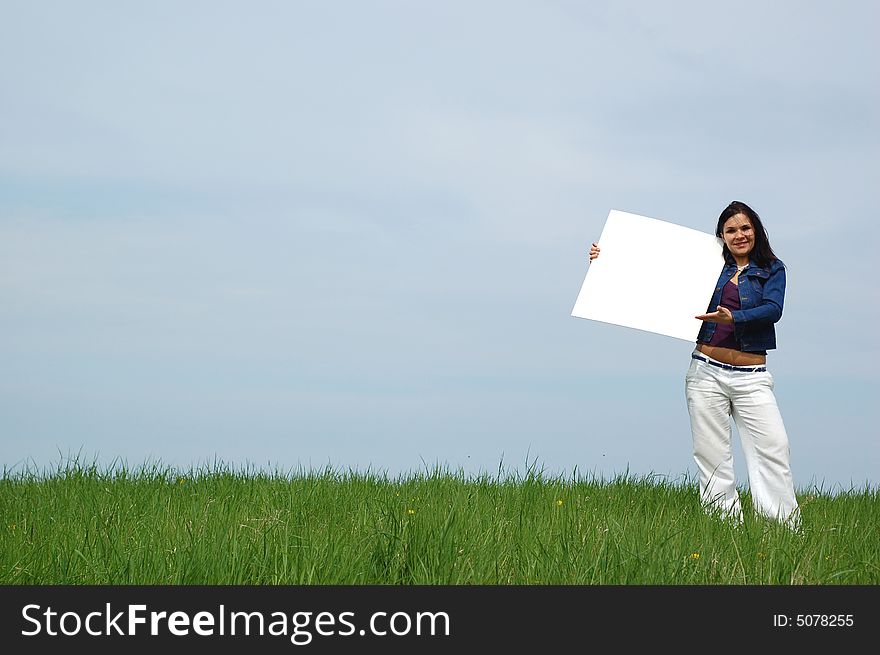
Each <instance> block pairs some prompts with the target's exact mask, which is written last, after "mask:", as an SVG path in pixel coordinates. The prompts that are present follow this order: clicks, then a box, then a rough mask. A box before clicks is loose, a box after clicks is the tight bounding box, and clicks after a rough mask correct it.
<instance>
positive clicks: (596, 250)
mask: <svg viewBox="0 0 880 655" xmlns="http://www.w3.org/2000/svg"><path fill="white" fill-rule="evenodd" d="M598 256H599V244H597V243H596V242H595V241H594V242H593V247H592V248H590V261H593V260H594V259H596V257H598Z"/></svg>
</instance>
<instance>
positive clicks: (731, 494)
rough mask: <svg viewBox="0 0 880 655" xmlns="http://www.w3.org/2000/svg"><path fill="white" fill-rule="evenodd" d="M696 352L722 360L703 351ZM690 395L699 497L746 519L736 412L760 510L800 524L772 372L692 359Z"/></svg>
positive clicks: (688, 382)
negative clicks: (737, 470)
mask: <svg viewBox="0 0 880 655" xmlns="http://www.w3.org/2000/svg"><path fill="white" fill-rule="evenodd" d="M694 354H697V355H699V356H700V357H704V358H706V359H707V360H710V361H713V362H716V363H720V362H717V360H713V359H712V358H711V357H708V356H706V355H705V354H703V353H701V352H698V351H695V352H694ZM685 396H686V397H687V406H688V413H689V414H690V417H691V433H692V435H693V439H694V460H695V461H696V463H697V468H698V470H699V479H700V500H701V502H702V503H703V504H704V505H705V506H706V507H707V509H712V510H717V511H719V512H720V513H721V514H722V515H724V516H726V517H729V518H732V519H735V520H737V521H741V520H742V507H741V505H740V499H739V494H738V493H737V490H736V483H735V480H734V472H733V453H732V451H731V425H730V417H731V416H732V417H733V419H734V421H736V426H737V429H738V430H739V435H740V440H741V442H742V448H743V454H744V455H745V460H746V466H747V468H748V474H749V489H750V490H751V494H752V503H753V505H754V508H755V511H756V512H758V513H759V514H761V515H763V516H766V517H769V518H772V519H777V520H780V521H783V522H785V523H786V524H788V525H789V526H790V527H792V528H797V527H799V525H800V509H799V508H798V504H797V500H796V499H795V495H794V484H793V482H792V476H791V469H790V467H789V446H788V435H787V434H786V432H785V425H783V423H782V415H781V414H780V413H779V407H778V406H777V405H776V396H774V395H773V376H772V375H770V372H769V371H762V372H757V373H755V372H751V371H738V370H737V371H732V370H726V369H723V368H721V367H718V366H713V365H712V364H710V363H708V362H703V361H699V360H696V359H691V365H690V368H689V369H688V372H687V376H686V378H685Z"/></svg>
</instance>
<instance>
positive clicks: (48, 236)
mask: <svg viewBox="0 0 880 655" xmlns="http://www.w3.org/2000/svg"><path fill="white" fill-rule="evenodd" d="M878 7H880V5H878V4H877V3H874V2H868V1H865V2H842V3H827V2H774V3H765V2H757V1H756V2H737V3H705V2H696V1H694V2H667V3H659V4H658V3H651V2H589V3H587V2H574V1H565V0H558V1H548V0H542V1H540V2H538V1H533V2H516V1H513V2H511V1H504V2H501V1H480V0H477V1H468V2H457V1H450V2H442V3H437V2H422V1H416V0H411V1H408V2H404V1H402V0H401V1H389V0H376V1H370V2H355V1H353V0H352V1H346V2H342V1H339V2H311V1H304V0H303V1H298V2H297V1H291V2H281V1H279V2H266V1H259V2H243V1H240V2H216V1H211V2H208V1H205V2H195V1H189V2H164V1H154V2H149V3H145V2H140V3H136V2H95V1H83V2H77V3H68V2H10V1H8V0H0V8H2V20H0V116H2V118H3V120H2V122H0V326H2V327H0V330H2V332H0V334H2V339H0V464H2V465H3V466H4V467H5V468H6V469H7V470H22V469H26V468H32V469H33V468H35V469H44V468H51V467H52V466H53V465H55V464H56V463H57V462H58V461H59V460H62V459H64V458H67V457H71V456H75V455H77V454H79V456H80V457H81V458H83V459H86V460H88V461H94V460H97V461H99V462H102V463H110V462H113V461H116V462H120V461H121V462H125V463H127V464H128V465H130V466H138V465H140V464H142V463H144V462H156V461H160V462H163V463H165V464H168V465H172V466H176V467H184V468H187V467H190V466H199V465H202V464H204V463H206V462H212V461H216V460H219V461H222V462H225V463H228V464H230V465H234V466H236V467H244V466H253V467H258V468H270V469H279V468H280V469H284V470H289V469H297V468H323V467H325V466H328V465H329V466H333V467H337V468H343V469H349V468H351V469H356V470H366V469H371V470H374V471H375V470H381V471H386V472H389V473H392V474H397V473H405V472H408V471H417V470H424V469H425V468H426V467H427V468H433V467H434V466H437V465H440V466H446V467H449V468H451V469H454V470H464V471H466V472H468V473H477V472H482V471H491V472H495V471H497V470H498V469H499V468H504V469H506V470H508V471H512V470H519V471H522V470H524V469H525V468H526V466H528V465H530V463H531V464H532V465H534V466H537V467H539V468H543V469H544V470H545V472H548V473H553V474H559V473H564V474H568V473H572V472H573V471H574V470H575V469H576V470H577V471H578V472H580V473H583V474H596V475H601V476H604V477H610V476H614V475H617V474H619V473H623V472H626V471H629V472H630V473H634V474H638V475H647V474H652V473H653V474H658V475H663V476H668V477H670V478H673V479H679V478H682V477H683V476H686V475H693V473H694V471H695V467H694V465H693V460H692V457H691V446H690V432H689V427H688V419H687V409H686V406H685V401H684V374H685V370H686V368H687V366H688V364H689V361H690V360H689V353H690V351H691V349H692V347H691V345H690V344H688V343H687V342H685V341H681V340H677V339H673V338H670V337H664V336H660V335H654V334H649V333H645V332H640V331H637V330H631V329H627V328H621V327H614V326H611V325H606V324H602V323H597V322H593V321H587V320H583V319H577V318H573V317H571V315H570V314H571V310H572V307H573V304H574V301H575V298H576V296H577V292H578V290H579V289H580V285H581V283H582V281H583V277H584V275H585V273H586V269H587V263H586V262H587V250H588V248H589V244H590V242H591V241H592V240H594V239H595V238H597V237H598V235H599V233H600V232H601V229H602V226H603V224H604V221H605V218H606V216H607V214H608V212H609V210H610V209H620V210H623V211H629V212H633V213H639V214H643V215H647V216H653V217H655V218H661V219H664V220H668V221H672V222H675V223H679V224H681V225H685V226H688V227H691V228H695V229H700V230H703V231H706V232H711V231H713V230H714V226H715V221H716V220H717V217H718V214H719V213H720V212H721V210H722V209H723V208H724V207H725V206H726V205H727V204H728V203H729V202H730V201H731V200H735V199H736V200H743V201H745V202H747V203H749V204H750V205H751V206H753V207H754V208H755V209H756V210H757V211H758V212H759V214H760V215H761V216H762V218H763V220H764V222H765V225H766V227H767V229H768V232H769V235H770V238H771V243H772V244H773V247H774V249H775V250H776V252H777V254H778V255H779V256H780V257H781V258H782V259H783V261H784V262H785V263H786V265H787V268H788V284H789V286H788V292H787V297H786V306H785V314H784V317H783V319H782V322H781V323H780V324H779V325H778V327H777V334H778V337H779V346H780V347H779V349H778V350H777V351H772V353H771V355H770V357H769V365H770V368H771V370H772V372H773V374H774V377H775V379H776V391H777V397H778V400H779V404H780V408H781V410H782V413H783V417H784V419H785V421H786V425H787V428H788V431H789V437H790V439H791V445H792V466H793V470H794V476H795V483H796V485H797V486H798V487H799V488H808V487H811V486H818V487H820V488H824V489H848V488H851V487H853V486H855V487H860V486H862V485H864V484H865V483H866V482H867V483H870V484H872V485H873V484H878V483H880V445H878V444H880V442H878V440H877V428H876V424H875V414H874V411H873V409H874V407H873V406H874V405H875V404H876V402H877V398H878V397H880V376H878V364H880V361H878V359H880V358H878V355H880V347H878V343H877V339H876V338H875V337H876V331H875V328H876V326H877V324H878V321H880V311H878V307H877V303H876V299H877V293H876V280H875V277H876V276H875V274H874V273H875V271H874V268H875V267H874V266H872V265H871V264H870V263H871V262H872V261H876V246H875V245H874V244H876V243H877V241H878V237H880V227H878V223H880V221H878V220H877V218H876V216H875V213H876V211H877V209H876V208H877V204H878V203H877V177H878V175H877V174H878V165H880V157H878V154H880V139H878V135H880V129H878V128H880V125H878V122H880V120H878V116H880V112H878V96H880V93H878V89H880V85H878V82H880V66H878V63H877V62H880V52H878V50H880V48H878V46H877V45H876V38H875V37H876V26H877V25H878V24H880V10H878ZM686 275H687V271H686V270H682V268H681V267H680V266H678V265H677V263H676V262H675V261H670V260H669V259H668V258H666V257H665V256H664V253H663V252H662V251H658V252H657V253H656V276H654V277H653V278H652V279H650V280H645V293H646V294H655V293H669V292H670V290H672V289H674V288H675V284H676V279H679V278H681V277H682V276H686ZM737 449H738V446H737ZM737 463H738V465H740V464H741V458H740V457H739V451H738V450H737ZM739 470H740V471H741V472H742V482H743V483H745V477H744V469H743V468H742V467H741V466H740V469H739Z"/></svg>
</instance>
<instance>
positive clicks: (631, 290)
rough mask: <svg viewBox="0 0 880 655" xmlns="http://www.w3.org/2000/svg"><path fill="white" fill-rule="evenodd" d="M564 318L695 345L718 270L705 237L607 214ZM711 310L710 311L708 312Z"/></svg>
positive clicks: (717, 244) (711, 241) (716, 249)
mask: <svg viewBox="0 0 880 655" xmlns="http://www.w3.org/2000/svg"><path fill="white" fill-rule="evenodd" d="M598 244H599V248H600V249H601V252H600V254H599V257H598V258H597V259H594V260H593V261H592V262H591V263H590V265H589V268H588V269H587V274H586V277H585V278H584V282H583V284H582V285H581V290H580V293H579V294H578V297H577V300H576V301H575V304H574V309H573V310H572V312H571V315H572V316H575V317H577V318H588V319H592V320H594V321H602V322H603V323H613V324H615V325H622V326H624V327H630V328H635V329H637V330H645V331H646V332H655V333H657V334H663V335H666V336H669V337H675V338H676V339H684V340H686V341H695V340H696V338H697V334H698V333H699V331H700V325H701V322H700V321H699V320H698V319H696V318H694V316H696V315H698V314H704V313H706V308H707V307H708V305H709V301H710V300H711V299H712V293H713V291H714V290H715V283H716V282H717V281H718V276H719V275H720V274H721V269H722V268H723V267H724V258H723V257H722V254H721V250H722V241H721V239H719V238H717V237H716V236H715V235H713V234H707V233H705V232H700V231H699V230H692V229H691V228H688V227H683V226H681V225H676V224H674V223H669V222H667V221H661V220H658V219H656V218H648V217H647V216H639V215H638V214H629V213H627V212H622V211H618V210H616V209H612V210H611V212H610V213H609V214H608V218H607V219H606V221H605V227H604V228H603V229H602V234H601V235H600V237H599V240H598ZM713 309H714V308H713Z"/></svg>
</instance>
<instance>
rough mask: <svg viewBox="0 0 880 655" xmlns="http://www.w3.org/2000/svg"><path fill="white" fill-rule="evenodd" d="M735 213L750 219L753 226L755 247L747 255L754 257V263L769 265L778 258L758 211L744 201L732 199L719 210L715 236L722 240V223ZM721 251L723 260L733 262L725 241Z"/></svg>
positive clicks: (763, 266)
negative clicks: (719, 214) (722, 209)
mask: <svg viewBox="0 0 880 655" xmlns="http://www.w3.org/2000/svg"><path fill="white" fill-rule="evenodd" d="M737 214H743V215H744V216H746V217H747V218H748V219H749V221H751V223H752V228H754V232H755V247H754V248H753V249H752V252H751V253H749V257H750V258H752V259H754V260H755V263H756V264H757V265H758V266H761V267H762V268H766V267H767V266H770V264H772V263H773V262H774V261H776V260H777V259H779V258H778V257H777V256H776V255H775V254H774V253H773V248H771V247H770V239H769V238H768V237H767V230H765V229H764V224H763V223H762V222H761V217H760V216H758V212H756V211H755V210H754V209H752V208H751V207H749V206H748V205H747V204H746V203H744V202H740V201H739V200H734V201H733V202H732V203H730V204H729V205H727V207H725V208H724V211H723V212H721V216H719V217H718V226H717V227H716V228H715V236H716V237H718V238H721V239H722V241H723V240H724V239H723V238H722V237H721V232H722V230H723V229H724V224H725V223H726V222H727V221H728V219H730V218H733V217H734V216H736V215H737ZM723 253H724V261H726V262H727V263H728V264H733V263H735V260H734V259H733V255H732V254H730V250H729V249H728V247H727V244H726V243H725V244H724V250H723Z"/></svg>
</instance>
